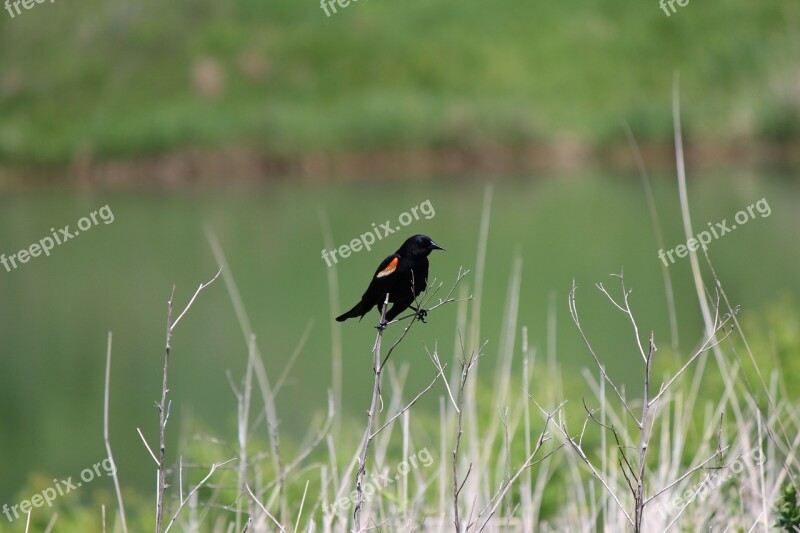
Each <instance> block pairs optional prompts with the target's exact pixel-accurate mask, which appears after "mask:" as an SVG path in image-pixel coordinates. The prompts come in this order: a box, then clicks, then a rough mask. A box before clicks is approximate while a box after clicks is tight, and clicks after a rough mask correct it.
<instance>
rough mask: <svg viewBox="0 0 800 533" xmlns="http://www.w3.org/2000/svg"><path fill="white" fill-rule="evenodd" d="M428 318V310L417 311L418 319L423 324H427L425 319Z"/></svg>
mask: <svg viewBox="0 0 800 533" xmlns="http://www.w3.org/2000/svg"><path fill="white" fill-rule="evenodd" d="M427 316H428V310H427V309H420V310H418V311H417V318H418V319H419V321H420V322H422V323H423V324H427V322H425V318H427Z"/></svg>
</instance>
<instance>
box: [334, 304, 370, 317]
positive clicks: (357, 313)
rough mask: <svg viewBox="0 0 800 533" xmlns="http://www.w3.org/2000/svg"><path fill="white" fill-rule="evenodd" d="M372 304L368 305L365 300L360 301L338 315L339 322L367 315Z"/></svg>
mask: <svg viewBox="0 0 800 533" xmlns="http://www.w3.org/2000/svg"><path fill="white" fill-rule="evenodd" d="M371 307H372V306H369V307H368V306H367V305H366V304H365V303H364V301H363V300H362V301H360V302H358V303H357V304H356V305H355V306H354V307H353V308H352V309H351V310H349V311H348V312H346V313H344V314H343V315H339V316H337V317H336V321H337V322H344V321H345V320H347V319H348V318H356V317H360V318H363V317H364V315H366V314H367V313H368V312H369V310H370V308H371Z"/></svg>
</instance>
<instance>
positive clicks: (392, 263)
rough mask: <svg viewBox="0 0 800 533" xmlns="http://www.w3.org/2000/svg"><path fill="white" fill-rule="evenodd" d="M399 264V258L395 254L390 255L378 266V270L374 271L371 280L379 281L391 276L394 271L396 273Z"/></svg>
mask: <svg viewBox="0 0 800 533" xmlns="http://www.w3.org/2000/svg"><path fill="white" fill-rule="evenodd" d="M399 264H400V256H399V255H397V254H392V255H390V256H389V257H387V258H386V259H384V260H383V261H382V262H381V264H380V265H378V269H377V270H376V271H375V275H374V276H372V279H373V280H375V279H381V278H385V277H387V276H391V275H392V274H393V273H394V272H395V271H397V266H398V265H399Z"/></svg>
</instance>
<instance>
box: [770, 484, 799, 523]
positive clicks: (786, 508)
mask: <svg viewBox="0 0 800 533" xmlns="http://www.w3.org/2000/svg"><path fill="white" fill-rule="evenodd" d="M775 511H776V512H777V514H778V522H777V523H776V524H775V525H776V526H778V527H780V528H783V529H784V530H785V531H790V532H795V531H797V530H798V528H800V502H798V500H797V490H796V489H795V487H794V485H791V484H787V485H786V486H784V487H783V491H782V492H781V495H780V498H779V499H778V504H777V507H776V509H775Z"/></svg>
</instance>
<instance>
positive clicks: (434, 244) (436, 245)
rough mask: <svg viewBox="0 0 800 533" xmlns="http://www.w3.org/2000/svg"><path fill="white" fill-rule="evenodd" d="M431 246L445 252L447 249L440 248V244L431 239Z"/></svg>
mask: <svg viewBox="0 0 800 533" xmlns="http://www.w3.org/2000/svg"><path fill="white" fill-rule="evenodd" d="M431 248H433V249H434V250H441V251H443V252H446V251H447V250H445V249H444V248H442V247H441V246H439V245H438V244H436V243H435V242H433V241H431Z"/></svg>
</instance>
